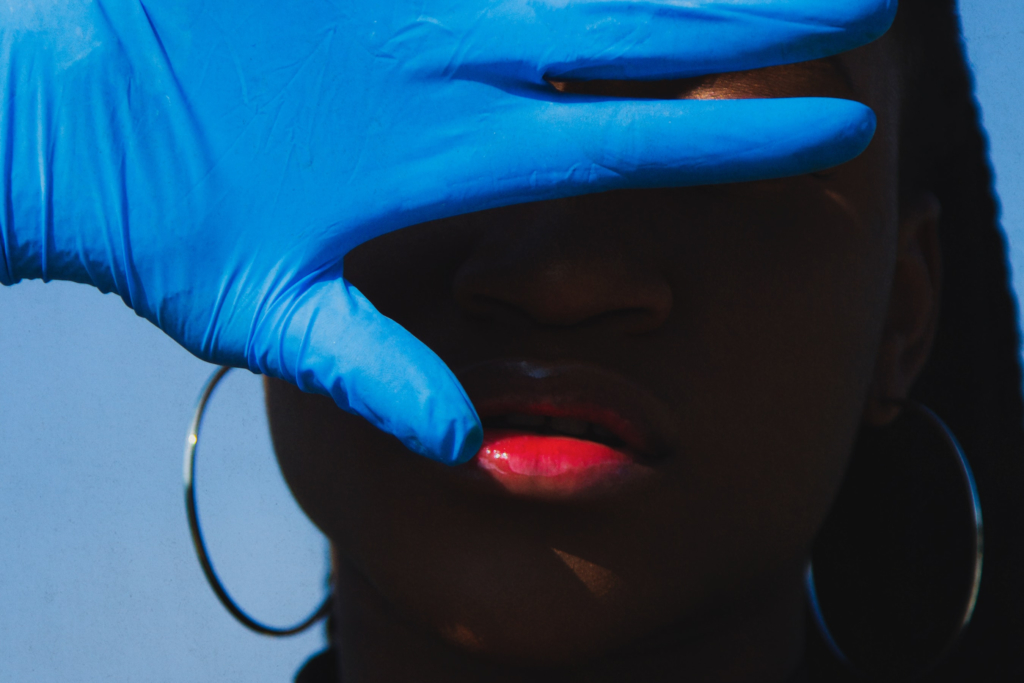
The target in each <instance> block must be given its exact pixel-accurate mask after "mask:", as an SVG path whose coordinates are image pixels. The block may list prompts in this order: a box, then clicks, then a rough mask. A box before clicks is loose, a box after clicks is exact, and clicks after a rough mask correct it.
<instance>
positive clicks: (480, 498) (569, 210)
mask: <svg viewBox="0 0 1024 683" xmlns="http://www.w3.org/2000/svg"><path fill="white" fill-rule="evenodd" d="M892 50H893V47H892V46H891V45H890V40H889V39H883V40H882V41H879V42H877V43H875V44H873V45H870V46H868V47H865V48H862V49H860V50H858V51H856V52H854V53H850V54H848V55H845V56H843V57H842V58H841V59H837V60H821V61H817V62H811V63H807V64H800V65H792V66H786V67H775V68H771V69H762V70H758V71H752V72H744V73H739V74H729V75H724V76H720V77H710V78H706V79H690V80H687V81H676V82H671V83H660V84H654V85H652V84H642V85H637V84H630V83H619V82H605V83H596V84H595V83H591V84H556V87H558V88H559V89H560V90H563V91H573V92H595V93H601V94H610V95H624V96H657V97H664V96H676V97H701V98H737V97H790V96H833V97H846V98H850V99H857V100H860V101H862V102H864V103H866V104H868V105H869V106H871V107H872V108H873V109H874V110H875V112H876V113H877V114H878V117H879V128H878V134H877V135H876V138H875V140H874V141H873V142H872V144H871V146H870V147H869V149H868V150H867V151H866V152H865V153H864V154H863V155H861V156H860V157H859V158H857V159H856V160H854V161H851V162H849V163H847V164H845V165H843V166H841V167H839V168H836V169H833V170H831V171H828V172H825V173H820V174H813V175H805V176H800V177H795V178H788V179H783V180H773V181H764V182H753V183H743V184H734V185H723V186H714V187H699V188H685V189H661V190H636V191H617V192H608V193H603V194H595V195H588V196H583V197H576V198H570V199H562V200H556V201H546V202H540V203H534V204H525V205H519V206H511V207H506V208H501V209H495V210H490V211H486V212H481V213H476V214H470V215H465V216H460V217H456V218H451V219H446V220H441V221H435V222H432V223H427V224H422V225H417V226H413V227H410V228H406V229H404V230H400V231H397V232H395V233H391V234H389V235H385V236H382V237H379V238H377V239H374V240H372V241H370V242H368V243H366V244H364V245H362V246H360V247H359V248H357V249H355V250H354V251H353V252H352V253H350V254H349V255H348V256H347V257H346V260H345V273H346V276H347V277H348V279H349V280H350V281H351V282H352V283H353V284H355V285H356V286H357V287H358V288H359V289H360V290H361V291H362V292H363V293H364V294H365V295H366V296H367V297H368V298H369V299H370V301H371V302H373V303H374V305H376V306H377V307H378V309H379V310H380V311H381V312H382V313H384V314H385V315H387V316H389V317H391V318H393V319H394V320H396V321H397V322H399V323H400V324H402V325H403V326H404V327H405V328H406V329H408V330H410V331H411V332H412V333H413V334H415V335H416V336H417V337H418V338H419V339H421V340H423V341H424V342H425V343H426V344H427V345H428V346H429V347H430V348H432V349H433V350H434V351H435V352H436V353H437V354H438V355H439V356H440V357H441V358H442V359H443V360H444V361H445V362H446V363H447V364H448V365H449V367H451V368H452V369H453V371H454V372H455V374H456V375H457V376H458V377H459V378H460V379H461V380H462V381H463V383H464V386H465V387H466V389H467V392H468V394H469V396H470V398H471V399H472V400H473V401H474V404H475V405H476V406H477V407H478V409H480V411H481V414H482V416H483V417H484V418H485V425H486V424H488V423H489V419H490V418H491V417H493V416H490V415H488V411H491V412H494V411H497V412H498V413H502V411H504V412H506V413H507V412H514V413H528V412H540V413H545V411H546V412H547V413H548V414H556V413H558V411H559V410H563V411H564V410H567V411H568V412H565V413H563V414H570V415H575V416H577V417H579V416H584V417H585V416H586V415H597V414H599V413H602V411H604V414H612V415H614V416H618V417H619V418H623V421H624V422H626V423H629V424H630V425H632V427H630V428H627V430H626V431H628V429H632V428H635V431H636V432H637V433H640V434H642V435H643V437H642V438H637V439H636V440H635V441H634V442H630V443H629V444H627V446H625V447H623V448H624V450H626V451H628V452H629V455H630V458H631V460H630V462H629V463H628V464H627V465H626V466H625V467H624V468H622V471H624V472H625V475H622V476H615V475H609V476H606V477H605V476H602V477H598V481H597V483H596V484H594V485H587V486H576V485H575V484H572V483H570V484H565V483H564V482H563V483H558V482H556V483H555V484H553V485H551V482H550V480H545V479H543V478H533V479H531V478H526V479H518V480H516V479H509V478H505V479H499V480H497V481H496V480H494V479H491V478H487V477H486V476H480V475H481V472H480V471H479V470H478V469H474V467H473V465H464V466H458V467H447V466H444V465H440V464H437V463H434V462H431V461H428V460H427V459H425V458H422V457H420V456H418V455H415V454H413V453H411V452H409V451H407V450H406V449H405V448H404V447H403V446H402V445H401V444H400V443H399V442H398V441H397V440H396V439H394V438H392V437H390V436H388V435H386V434H384V433H382V432H379V431H377V430H376V429H374V428H373V427H371V426H370V425H369V424H368V423H366V422H364V421H363V420H362V419H361V418H358V417H355V416H352V415H349V414H347V413H344V412H342V411H340V410H338V409H337V408H336V407H335V406H334V405H333V404H332V403H331V402H330V401H329V400H328V399H326V398H323V397H319V396H314V395H307V394H303V393H301V392H299V391H298V390H297V389H295V388H294V387H292V386H290V385H287V384H284V383H281V382H276V381H268V383H267V390H268V392H267V396H268V406H269V412H270V417H271V425H272V429H273V433H274V438H275V444H276V448H277V453H278V458H279V462H280V464H281V468H282V471H283V473H284V475H285V477H286V479H287V480H288V483H289V485H290V486H291V488H292V491H293V492H294V494H295V496H296V498H297V499H298V501H299V503H300V504H301V505H302V506H303V508H304V510H305V511H306V512H307V514H308V515H309V516H310V518H311V519H312V520H313V521H314V522H315V523H316V524H317V525H318V526H319V527H320V528H321V529H322V530H323V531H324V533H325V534H326V535H327V536H328V537H329V538H330V539H331V541H332V543H333V547H334V558H335V595H336V598H337V605H338V617H339V623H340V631H339V636H338V642H337V645H338V647H339V650H340V653H341V659H342V662H343V663H344V664H343V665H344V668H345V675H346V678H345V680H346V681H350V680H352V681H360V680H391V679H393V680H421V681H425V680H449V681H451V680H461V679H462V678H465V679H466V680H480V679H481V677H486V679H487V680H510V681H511V680H544V678H543V677H544V676H545V675H547V674H545V673H544V671H545V670H547V671H549V672H554V671H557V672H558V673H557V674H554V673H552V674H551V675H552V676H556V677H557V678H558V680H573V678H572V677H573V676H577V675H578V676H580V677H581V680H582V677H586V680H616V676H619V677H621V676H623V675H625V674H624V672H627V671H628V672H632V674H633V675H636V672H638V671H641V670H643V671H645V673H644V675H645V676H646V680H660V678H659V676H662V675H664V676H666V677H672V679H673V680H677V679H678V677H679V676H680V674H681V673H683V674H689V676H690V677H689V678H687V680H704V679H709V680H710V679H714V680H778V679H781V678H783V677H785V675H787V674H788V672H790V671H791V670H792V668H793V667H794V666H795V664H796V662H797V661H798V659H799V657H800V646H801V645H800V644H801V643H802V630H801V629H802V619H801V608H802V602H801V594H800V578H801V573H802V569H803V566H804V565H805V564H806V561H807V557H808V552H809V546H810V544H811V542H812V540H813V538H814V536H815V534H816V532H817V530H818V529H819V527H820V526H821V524H822V522H823V520H824V518H825V516H826V513H827V511H828V509H829V506H830V504H831V502H832V500H833V497H834V495H835V493H836V491H837V488H838V486H839V484H840V482H841V480H842V476H843V472H844V470H845V467H846V463H847V460H848V458H849V455H850V452H851V449H852V445H853V441H854V438H855V435H856V433H857V430H858V428H859V426H860V424H861V423H862V421H863V420H864V419H874V418H872V416H875V417H877V418H878V419H882V418H881V417H878V416H879V415H880V414H881V413H880V412H879V411H880V410H881V409H880V408H877V406H875V407H873V403H872V396H874V395H876V394H889V395H893V394H899V393H901V392H904V391H905V390H906V389H907V388H908V387H909V383H910V382H911V381H912V377H913V375H914V374H915V373H916V371H917V369H919V367H920V364H921V363H923V359H924V355H925V354H926V348H927V343H925V342H923V341H922V340H925V341H926V338H927V337H928V335H929V329H930V327H929V325H930V322H929V321H930V320H932V318H933V311H932V309H933V307H934V306H933V303H934V297H932V296H931V291H932V290H931V289H930V287H931V286H932V284H934V282H933V281H934V277H933V275H934V271H935V269H934V268H933V267H932V266H933V265H934V263H933V260H931V261H930V260H929V258H930V256H929V254H931V255H933V251H934V250H932V251H929V249H928V245H929V244H930V243H929V242H928V239H930V238H929V237H928V235H929V234H930V233H929V231H928V229H927V227H928V225H930V223H929V221H932V222H934V221H933V219H934V216H932V215H931V214H930V213H929V212H927V211H925V212H923V213H922V212H917V213H916V214H914V215H915V216H918V218H915V219H914V220H913V221H910V222H908V221H906V220H903V221H901V206H900V198H899V197H898V195H897V187H898V182H897V181H898V177H897V173H898V168H897V157H898V154H897V152H898V149H897V140H896V136H895V132H894V131H895V130H896V128H897V121H896V115H897V109H898V107H897V98H896V92H897V82H896V75H897V74H896V73H895V69H894V67H893V66H892V64H893V63H894V60H893V59H892V58H891V56H890V52H891V51H892ZM903 215H907V211H906V207H904V212H903ZM922 216H923V218H921V217H922ZM921 225H924V226H925V227H924V228H921V227H920V226H921ZM922 255H923V256H922ZM915 264H917V265H915ZM915 344H916V346H915ZM911 347H913V348H916V349H918V352H917V353H916V355H915V354H913V353H910V352H908V351H906V349H908V348H911ZM581 405H583V406H585V407H584V408H580V409H579V410H576V409H575V408H573V406H581ZM494 406H499V407H498V408H495V407H494ZM508 406H513V407H512V408H509V407H508ZM566 406H568V408H566ZM573 410H576V412H575V413H574V412H573ZM594 419H595V421H600V419H599V418H594ZM615 419H617V418H612V420H611V421H612V422H614V421H615ZM527 431H528V430H527ZM626 440H627V441H629V439H626ZM537 443H541V447H543V442H539V441H538V442H537ZM612 469H615V468H612ZM616 471H618V470H616ZM585 483H587V482H585ZM643 667H646V668H643Z"/></svg>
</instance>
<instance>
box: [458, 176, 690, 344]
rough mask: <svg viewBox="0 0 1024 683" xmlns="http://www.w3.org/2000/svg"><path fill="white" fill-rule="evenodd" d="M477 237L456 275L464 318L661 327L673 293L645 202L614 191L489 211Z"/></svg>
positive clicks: (632, 330)
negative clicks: (645, 212) (660, 263)
mask: <svg viewBox="0 0 1024 683" xmlns="http://www.w3.org/2000/svg"><path fill="white" fill-rule="evenodd" d="M485 216H486V218H485V220H488V221H489V222H488V223H487V225H486V227H485V228H484V230H483V234H482V235H481V237H480V239H479V240H478V241H477V243H476V245H475V248H474V250H473V252H472V253H471V255H470V256H469V258H468V259H467V260H466V261H464V262H463V264H462V266H461V267H460V269H459V271H458V272H457V273H456V276H455V281H454V290H455V291H454V294H455V300H456V302H457V304H458V305H459V306H460V308H461V309H462V310H463V311H464V312H465V313H466V314H468V315H469V316H471V317H473V318H477V319H485V320H491V321H500V322H505V323H508V324H532V325H541V326H578V325H601V326H604V327H608V328H614V329H615V330H616V331H618V332H621V333H627V334H640V333H643V332H648V331H651V330H654V329H656V328H658V327H660V326H661V325H662V324H663V323H664V321H665V320H666V318H667V317H668V315H669V313H670V311H671V310H672V289H671V287H670V285H669V282H668V280H667V279H666V277H665V276H664V273H663V269H662V268H661V267H660V266H659V263H658V261H659V258H658V250H657V242H656V240H655V239H654V238H653V233H652V230H651V228H650V225H648V224H646V222H645V218H644V211H643V210H642V205H641V204H639V203H638V201H637V197H635V196H631V193H625V192H618V193H615V192H612V193H605V194H603V195H588V196H584V197H574V198H569V199H560V200H555V201H547V202H538V203H535V204H526V205H520V206H514V207H506V208H504V209H499V210H495V211H492V212H488V214H485Z"/></svg>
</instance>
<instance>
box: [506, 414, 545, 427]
mask: <svg viewBox="0 0 1024 683" xmlns="http://www.w3.org/2000/svg"><path fill="white" fill-rule="evenodd" d="M546 421H547V418H546V417H544V416H543V415H518V414H517V415H506V416H505V422H507V423H508V424H509V425H510V426H512V427H532V428H537V427H543V426H544V423H545V422H546Z"/></svg>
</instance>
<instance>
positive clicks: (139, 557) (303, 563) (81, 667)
mask: <svg viewBox="0 0 1024 683" xmlns="http://www.w3.org/2000/svg"><path fill="white" fill-rule="evenodd" d="M963 13H964V23H965V30H966V34H967V42H968V47H969V50H970V56H971V59H972V62H973V64H974V66H975V69H976V76H977V81H978V95H979V97H980V99H981V101H982V105H983V107H984V112H985V123H986V125H987V128H988V131H989V134H990V138H991V145H992V158H993V162H994V165H995V168H996V173H997V178H998V180H997V182H998V188H999V191H1000V194H1001V196H1002V201H1003V221H1004V225H1005V227H1006V230H1007V233H1008V236H1009V240H1010V246H1011V258H1012V261H1013V265H1014V272H1015V282H1016V285H1017V291H1018V292H1022V291H1024V117H1022V116H1020V112H1021V111H1022V110H1024V70H1022V69H1021V68H1020V65H1021V64H1022V63H1024V3H1022V2H1020V0H966V1H965V2H964V6H963ZM1018 296H1019V295H1018ZM211 370H212V368H211V367H210V366H208V365H206V364H205V363H202V362H201V361H198V360H196V359H195V358H193V357H192V356H190V355H189V354H188V353H187V352H185V351H183V350H182V349H180V348H179V347H178V346H176V345H175V344H174V343H173V342H171V341H170V339H168V338H166V337H164V336H163V334H162V333H160V332H159V331H158V330H157V329H156V328H154V327H152V326H151V325H149V324H148V323H146V322H145V321H142V320H140V319H138V318H136V317H135V315H134V314H133V313H132V312H131V311H130V310H128V309H127V308H125V306H124V305H123V304H122V303H121V301H120V299H118V298H116V297H113V296H102V295H100V294H97V293H96V292H95V291H93V290H91V289H88V288H85V287H81V286H78V285H70V284H63V283H57V284H50V285H45V286H44V285H41V284H39V283H36V282H28V283H23V284H20V285H17V286H15V287H12V288H0V558H2V561H0V683H14V682H15V681H17V682H18V683H35V682H37V681H38V682H42V681H55V680H62V681H76V682H91V681H133V682H138V683H142V682H146V681H154V682H155V681H160V682H161V683H179V682H180V683H185V682H190V683H191V682H193V681H222V682H225V683H229V682H234V681H239V682H241V681H246V682H252V681H261V682H262V681H267V682H269V683H278V682H282V683H283V682H284V681H288V680H291V676H292V675H293V673H294V671H295V670H296V668H297V667H298V666H299V664H300V663H301V662H302V661H303V659H305V657H306V656H307V655H308V654H310V653H312V652H314V651H315V650H317V649H319V647H320V646H321V645H322V643H323V635H322V632H321V630H320V629H315V630H314V631H313V632H312V633H308V634H305V635H302V636H299V637H296V638H291V639H285V640H271V639H267V638H263V637H260V636H257V635H253V634H250V633H249V632H247V631H246V630H244V629H243V628H242V627H241V626H239V625H237V624H236V623H235V622H234V621H233V620H232V618H231V617H230V616H229V615H228V614H227V613H226V612H225V611H224V610H223V609H221V607H220V605H219V604H218V603H217V602H216V599H215V598H214V596H213V594H212V593H211V592H210V591H209V589H208V588H207V587H206V584H205V582H204V580H203V577H202V574H201V572H200V569H199V566H198V564H197V563H196V561H195V559H194V557H193V554H192V549H191V547H190V544H189V543H190V542H189V538H188V532H187V528H186V525H185V514H184V508H183V505H182V495H181V483H180V482H181V451H182V447H183V443H184V434H185V429H186V426H187V424H188V420H189V416H190V414H191V411H192V406H193V402H194V400H195V397H196V394H197V392H198V390H199V388H200V386H201V384H202V382H203V381H204V380H205V378H206V376H207V375H208V374H209V373H210V371H211ZM261 400H262V397H261V393H260V388H259V380H258V379H257V378H255V377H252V376H248V375H247V373H241V372H236V373H233V375H232V376H230V377H229V378H228V379H227V380H226V381H225V383H224V386H223V388H222V390H221V391H220V392H219V393H218V394H217V396H216V397H215V399H214V401H213V403H212V406H211V409H210V415H209V419H208V424H207V428H206V431H205V438H204V440H203V442H202V443H203V446H204V450H203V451H202V456H203V459H202V460H201V461H200V464H199V478H200V481H199V487H200V488H199V496H200V506H201V514H202V515H203V520H204V527H205V529H206V533H207V537H208V541H209V544H210V546H211V549H212V553H213V557H214V561H215V562H216V563H217V566H218V569H219V570H220V571H221V573H222V575H223V576H224V579H225V582H226V583H227V584H228V585H229V587H230V589H231V590H232V591H233V592H234V593H235V594H236V595H237V597H238V598H239V601H240V602H242V603H243V604H244V605H245V606H246V607H247V608H250V609H251V611H252V612H254V613H255V614H257V615H258V616H260V617H262V618H263V619H265V620H267V621H271V622H275V623H284V622H288V621H291V620H295V619H298V618H299V617H301V616H302V612H303V611H304V610H305V609H306V607H307V606H309V607H312V606H314V605H315V604H316V603H317V601H318V600H319V599H320V598H321V596H322V591H323V581H324V575H325V572H326V566H327V565H326V559H325V544H324V541H323V539H322V538H321V537H320V536H319V534H318V532H317V531H316V530H315V529H314V528H313V527H312V525H311V524H310V523H309V522H308V521H307V520H306V519H305V518H304V517H303V516H302V513H301V512H300V511H299V510H298V508H297V507H296V506H295V504H294V502H292V500H291V498H290V496H289V495H288V492H287V489H286V488H285V486H284V484H283V482H282V481H281V478H280V474H279V473H278V471H277V468H276V464H275V463H274V461H273V457H272V454H271V451H270V445H269V439H268V437H267V434H266V420H265V418H264V417H263V413H262V405H261Z"/></svg>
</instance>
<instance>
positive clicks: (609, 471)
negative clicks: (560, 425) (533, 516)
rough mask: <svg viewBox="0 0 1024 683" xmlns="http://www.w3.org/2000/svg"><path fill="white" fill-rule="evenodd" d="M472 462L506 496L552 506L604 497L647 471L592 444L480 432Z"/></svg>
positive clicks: (626, 456)
mask: <svg viewBox="0 0 1024 683" xmlns="http://www.w3.org/2000/svg"><path fill="white" fill-rule="evenodd" d="M473 462H475V463H476V466H477V468H478V469H480V470H483V471H484V472H485V473H486V474H487V475H488V476H489V477H490V478H491V479H493V480H494V481H496V482H497V483H498V484H499V485H501V486H502V488H504V489H505V490H506V491H508V492H509V493H512V494H516V495H523V496H530V497H537V498H546V499H552V500H559V499H569V498H579V497H587V496H593V495H598V494H602V493H608V492H611V491H613V490H616V489H619V488H621V486H622V485H623V484H624V483H626V482H627V481H629V480H632V479H635V478H636V477H637V476H638V475H641V474H643V473H644V472H646V471H647V470H648V468H646V467H643V466H641V465H639V464H638V463H637V462H636V461H635V460H634V458H633V457H632V456H630V455H629V454H628V453H626V452H624V451H620V450H617V449H614V448H611V447H609V446H605V445H604V444H600V443H596V442H594V441H585V440H583V439H574V438H572V437H567V436H544V435H539V434H531V433H529V432H520V431H513V430H504V429H486V430H484V442H483V446H482V447H481V448H480V451H479V452H478V453H477V454H476V457H475V458H474V460H473Z"/></svg>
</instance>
